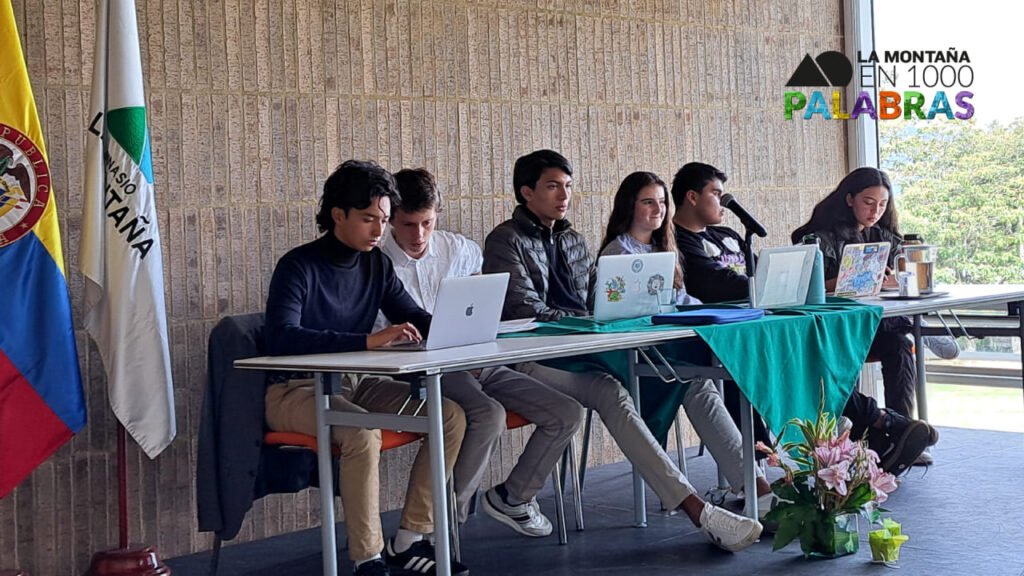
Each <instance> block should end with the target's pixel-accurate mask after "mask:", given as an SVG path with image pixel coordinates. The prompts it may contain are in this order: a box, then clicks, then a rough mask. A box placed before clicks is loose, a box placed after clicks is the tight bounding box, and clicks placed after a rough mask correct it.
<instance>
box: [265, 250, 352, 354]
mask: <svg viewBox="0 0 1024 576" xmlns="http://www.w3.org/2000/svg"><path fill="white" fill-rule="evenodd" d="M289 256H291V255H285V257H284V258H282V259H281V261H280V262H278V264H277V267H276V268H274V276H273V278H272V279H271V280H270V291H269V294H268V296H267V328H266V331H265V334H266V347H267V353H268V354H270V355H272V356H282V355H291V354H320V353H326V352H353V351H358V350H366V334H357V333H351V332H341V331H337V330H316V329H312V328H306V327H304V326H303V325H302V313H303V309H304V305H305V302H306V300H307V298H308V297H309V292H310V289H311V286H312V285H313V283H314V281H315V274H314V273H313V271H312V269H311V268H310V267H309V266H305V265H303V262H302V261H301V260H300V259H299V258H295V257H289Z"/></svg>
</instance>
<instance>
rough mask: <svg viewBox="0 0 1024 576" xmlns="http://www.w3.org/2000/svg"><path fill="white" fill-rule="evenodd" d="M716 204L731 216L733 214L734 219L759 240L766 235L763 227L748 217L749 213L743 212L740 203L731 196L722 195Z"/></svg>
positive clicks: (755, 219)
mask: <svg viewBox="0 0 1024 576" xmlns="http://www.w3.org/2000/svg"><path fill="white" fill-rule="evenodd" d="M718 203H719V204H721V205H722V207H723V208H728V209H729V210H730V211H731V212H732V213H733V214H735V215H736V217H737V218H739V219H740V222H742V223H743V225H744V226H746V228H747V230H748V231H749V232H751V233H752V234H757V235H758V236H760V237H761V238H764V237H765V236H767V235H768V231H767V230H765V229H764V226H762V225H761V223H760V222H758V221H757V218H754V217H753V216H751V215H750V212H747V211H746V210H744V209H743V206H740V203H739V202H737V201H736V199H735V198H733V197H732V194H722V199H721V200H719V201H718Z"/></svg>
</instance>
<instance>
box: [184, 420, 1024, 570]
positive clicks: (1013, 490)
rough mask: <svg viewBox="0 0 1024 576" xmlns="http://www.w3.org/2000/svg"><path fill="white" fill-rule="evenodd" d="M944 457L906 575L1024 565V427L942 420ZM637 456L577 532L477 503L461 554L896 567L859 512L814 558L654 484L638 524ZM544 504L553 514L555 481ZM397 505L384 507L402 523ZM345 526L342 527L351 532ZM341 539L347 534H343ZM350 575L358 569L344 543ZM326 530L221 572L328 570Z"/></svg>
mask: <svg viewBox="0 0 1024 576" xmlns="http://www.w3.org/2000/svg"><path fill="white" fill-rule="evenodd" d="M935 459H936V464H935V465H934V466H932V467H931V469H929V470H927V471H925V470H923V469H921V468H915V469H914V470H913V471H912V472H911V473H910V474H909V475H907V476H905V477H904V481H903V484H902V486H901V487H900V489H899V490H897V491H896V492H895V493H894V494H893V495H892V497H891V498H890V500H889V502H887V503H886V508H888V509H889V510H890V511H891V513H892V515H893V516H894V517H895V518H896V519H897V520H898V521H901V522H902V523H903V529H904V533H906V534H909V535H910V541H909V542H908V543H907V544H906V545H905V546H904V548H903V555H902V558H901V562H900V565H901V568H900V571H899V574H902V575H917V574H921V575H925V574H927V575H934V574H985V575H993V576H995V575H1008V576H1024V435H1022V434H1010V433H1002V432H989V431H980V430H961V429H949V428H947V429H942V439H941V441H940V443H939V445H938V446H937V447H936V450H935ZM689 465H690V476H691V480H692V481H693V483H694V485H696V486H697V487H698V488H701V489H703V488H706V487H709V486H712V485H713V484H714V476H713V475H714V467H713V461H712V460H711V458H710V457H709V456H704V457H701V458H690V460H689ZM629 470H630V469H629V467H628V466H627V465H625V464H614V465H611V466H604V467H601V468H596V469H592V470H590V471H589V472H588V477H587V481H586V489H585V493H584V512H585V521H586V531H584V532H573V531H571V530H572V527H573V524H572V519H571V518H572V508H571V505H570V504H568V503H567V510H566V513H567V514H568V515H569V518H570V519H569V527H570V533H569V544H568V545H567V546H559V545H558V542H557V540H556V538H555V537H554V536H551V537H549V538H545V539H541V540H533V539H527V538H523V537H521V536H518V535H516V534H514V533H513V532H512V531H511V530H509V529H507V528H505V527H503V526H501V525H500V524H498V523H496V522H494V521H493V520H491V519H490V518H488V517H487V516H485V515H483V514H479V515H477V516H476V517H473V518H471V519H470V521H469V522H468V523H467V524H466V526H465V527H464V529H463V539H462V542H463V545H462V549H463V560H464V562H465V563H466V564H467V565H469V567H470V568H471V570H472V573H473V574H474V575H475V576H506V575H508V576H513V575H514V576H525V575H532V574H551V575H566V574H630V573H631V572H632V574H630V576H639V575H643V576H668V575H673V576H676V575H679V574H688V573H690V574H730V575H731V574H783V575H786V576H799V575H809V574H820V573H826V572H835V573H842V574H887V573H888V571H889V570H890V569H888V568H885V567H883V566H878V565H873V564H871V563H870V559H871V554H870V551H869V550H868V546H867V536H866V534H867V527H866V525H865V524H864V523H863V520H862V521H861V533H862V537H861V542H862V544H861V550H860V551H859V552H858V553H857V554H854V555H852V556H847V557H843V558H839V559H836V560H805V559H803V557H802V556H801V554H800V548H799V545H798V544H796V543H793V544H791V545H790V546H789V547H787V548H785V549H783V550H781V551H779V552H772V549H771V537H770V536H768V537H764V538H762V540H761V542H759V543H758V544H755V545H754V546H752V547H751V548H750V549H748V550H746V551H744V552H741V553H739V554H729V553H726V552H722V551H720V550H718V549H717V548H715V547H713V546H711V545H710V544H708V543H707V542H706V541H705V540H704V537H703V536H702V535H701V534H700V532H699V531H698V530H697V529H695V528H694V527H693V526H692V525H691V524H690V523H689V521H688V520H686V519H685V518H683V517H680V516H667V515H665V514H663V513H660V512H658V502H657V500H656V499H655V498H654V497H653V495H651V493H650V491H649V490H648V495H649V499H648V509H649V510H650V514H649V525H648V527H647V528H646V529H638V528H633V527H632V525H631V523H632V496H631V495H632V488H631V486H632V484H631V475H630V474H629ZM541 496H542V497H541V506H542V507H543V508H544V510H545V512H546V513H548V515H549V516H550V517H551V518H552V519H553V518H554V516H553V512H552V502H553V500H552V498H551V492H550V490H548V491H546V492H544V493H542V495H541ZM397 521H398V518H397V514H396V513H394V512H392V513H388V514H387V515H385V519H384V525H385V530H386V532H388V533H389V534H390V533H392V532H393V531H394V529H395V525H396V524H397ZM342 534H343V532H342ZM339 541H343V536H342V537H341V538H340V539H339ZM208 560H209V553H203V554H195V555H192V556H186V557H181V558H175V559H172V560H170V561H168V562H167V564H168V565H169V566H170V567H171V568H172V570H173V571H174V573H175V574H176V575H179V576H182V575H199V574H205V573H206V568H207V563H208ZM340 564H341V574H344V575H347V574H350V565H349V563H348V561H347V560H346V556H345V553H344V552H342V554H341V562H340ZM320 567H321V556H320V539H319V532H318V531H317V530H307V531H304V532H297V533H294V534H289V535H285V536H279V537H276V538H270V539H267V540H263V541H259V542H251V543H246V544H242V545H238V546H230V547H227V548H225V549H224V551H223V552H222V555H221V565H220V571H219V574H220V575H221V576H240V575H246V576H271V575H274V576H292V575H300V574H301V575H313V574H319V573H320Z"/></svg>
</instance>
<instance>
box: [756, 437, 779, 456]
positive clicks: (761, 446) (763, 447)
mask: <svg viewBox="0 0 1024 576" xmlns="http://www.w3.org/2000/svg"><path fill="white" fill-rule="evenodd" d="M754 450H756V451H758V452H760V453H762V454H774V453H775V450H772V449H771V447H770V446H768V445H767V444H765V443H764V442H761V441H760V440H758V441H757V444H754Z"/></svg>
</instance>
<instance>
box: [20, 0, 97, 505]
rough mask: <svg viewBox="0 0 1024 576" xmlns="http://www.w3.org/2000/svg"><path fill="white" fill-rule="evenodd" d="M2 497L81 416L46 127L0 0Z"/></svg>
mask: <svg viewBox="0 0 1024 576" xmlns="http://www.w3.org/2000/svg"><path fill="white" fill-rule="evenodd" d="M0 54H2V55H3V56H2V57H0V86H3V96H2V97H0V275H2V278H3V280H2V284H0V285H2V286H3V304H2V309H3V312H2V313H0V498H2V497H4V496H6V495H7V494H8V493H9V492H10V491H11V490H13V489H14V487H15V486H16V485H17V484H18V482H21V481H22V480H23V479H24V478H25V476H28V474H29V473H30V472H32V470H33V469H34V468H35V467H36V466H38V465H39V463H40V462H42V461H43V460H45V459H46V458H48V457H49V456H50V455H51V454H53V453H54V452H55V451H56V450H57V449H58V448H60V447H61V445H62V444H64V443H65V442H67V441H68V439H69V438H71V436H72V435H73V434H74V433H76V432H78V431H79V430H81V429H82V427H83V426H84V425H85V401H84V398H83V395H82V380H81V376H80V374H79V372H78V351H77V350H76V348H75V334H74V330H73V328H72V324H71V303H70V301H69V300H68V286H67V280H66V279H65V277H64V257H63V255H62V254H61V248H60V230H59V228H58V226H57V206H56V205H55V204H54V198H53V195H52V191H51V189H50V172H49V167H48V165H47V159H46V149H45V148H44V145H43V131H42V129H41V128H40V126H39V116H38V115H37V114H36V105H35V100H34V99H33V97H32V88H31V86H30V85H29V82H28V71H27V69H26V68H25V59H24V57H23V55H22V52H21V43H20V39H19V36H18V29H17V26H16V24H15V22H14V10H13V9H12V7H11V2H10V0H0Z"/></svg>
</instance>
